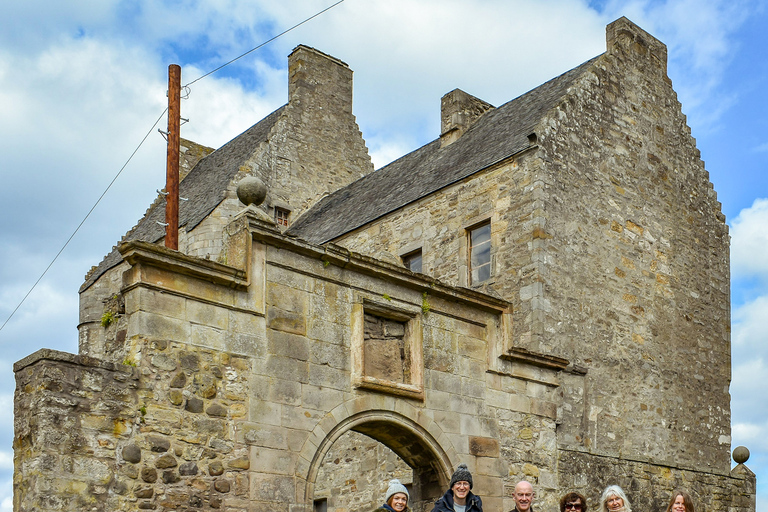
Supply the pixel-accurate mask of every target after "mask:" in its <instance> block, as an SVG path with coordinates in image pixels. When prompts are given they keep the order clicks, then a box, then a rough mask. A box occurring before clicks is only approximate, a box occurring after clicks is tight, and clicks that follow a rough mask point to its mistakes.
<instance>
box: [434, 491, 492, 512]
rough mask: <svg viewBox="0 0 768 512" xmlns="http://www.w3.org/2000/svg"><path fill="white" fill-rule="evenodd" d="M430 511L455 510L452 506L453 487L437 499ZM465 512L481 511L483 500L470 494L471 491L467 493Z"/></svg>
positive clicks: (452, 511)
mask: <svg viewBox="0 0 768 512" xmlns="http://www.w3.org/2000/svg"><path fill="white" fill-rule="evenodd" d="M432 512H456V510H455V509H454V508H453V489H448V490H447V491H445V494H443V495H442V496H441V497H440V498H438V499H437V501H436V502H435V506H434V508H433V509H432ZM466 512H483V500H481V499H480V496H475V495H474V494H472V491H469V494H467V510H466Z"/></svg>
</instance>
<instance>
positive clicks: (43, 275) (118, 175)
mask: <svg viewBox="0 0 768 512" xmlns="http://www.w3.org/2000/svg"><path fill="white" fill-rule="evenodd" d="M342 2H344V0H339V1H338V2H336V3H335V4H333V5H330V6H329V7H326V8H325V9H323V10H322V11H319V12H317V13H315V14H313V15H312V16H310V17H309V18H307V19H305V20H304V21H302V22H300V23H297V24H296V25H294V26H292V27H291V28H289V29H286V30H284V31H282V32H280V33H279V34H277V35H276V36H274V37H271V38H270V39H268V40H266V41H264V42H263V43H261V44H260V45H258V46H256V47H254V48H251V49H250V50H248V51H247V52H245V53H243V54H242V55H240V56H238V57H235V58H234V59H232V60H230V61H229V62H226V63H224V64H222V65H221V66H219V67H217V68H216V69H214V70H212V71H209V72H208V73H206V74H204V75H202V76H201V77H198V78H196V79H194V80H192V81H191V82H189V83H188V84H187V85H185V86H183V87H184V88H187V87H189V86H190V85H192V84H194V83H195V82H198V81H200V80H202V79H203V78H205V77H207V76H210V75H212V74H214V73H215V72H217V71H219V70H221V69H222V68H225V67H226V66H229V65H230V64H232V63H233V62H235V61H237V60H239V59H241V58H243V57H245V56H246V55H248V54H249V53H252V52H255V51H256V50H258V49H259V48H261V47H263V46H265V45H267V44H269V43H271V42H272V41H274V40H275V39H277V38H279V37H281V36H283V35H285V34H287V33H288V32H290V31H291V30H293V29H295V28H298V27H300V26H301V25H303V24H305V23H307V22H308V21H310V20H313V19H314V18H317V17H318V16H320V15H321V14H323V13H325V12H327V11H329V10H331V9H333V8H334V7H336V6H337V5H339V4H340V3H342ZM166 112H168V109H167V108H166V109H165V110H163V113H162V114H160V117H158V118H157V121H155V123H154V124H153V125H152V127H151V128H150V129H149V131H148V132H147V134H146V135H144V138H143V139H141V142H139V145H138V146H136V149H134V150H133V153H131V156H129V157H128V160H126V162H125V163H124V164H123V166H122V167H121V168H120V170H119V171H118V172H117V174H116V175H115V177H114V178H112V181H110V182H109V185H107V188H106V189H105V190H104V192H102V194H101V195H100V196H99V198H98V199H97V200H96V202H95V203H94V205H93V207H91V209H90V210H89V211H88V213H87V214H86V215H85V217H84V218H83V220H82V221H81V222H80V224H78V226H77V228H75V231H74V232H72V235H70V237H69V238H68V239H67V241H66V242H65V243H64V245H63V246H62V248H61V249H60V250H59V252H58V253H56V256H54V257H53V260H51V262H50V263H49V264H48V266H47V267H46V268H45V270H44V271H43V273H42V274H41V275H40V277H38V278H37V281H35V284H33V285H32V287H31V288H30V289H29V291H28V292H27V294H26V295H24V298H23V299H21V302H19V304H18V305H17V306H16V308H14V310H13V311H12V312H11V314H10V315H8V318H6V319H5V322H3V325H1V326H0V331H2V330H3V328H5V326H6V325H7V324H8V322H9V321H10V320H11V318H13V315H15V314H16V312H17V311H18V310H19V308H20V307H21V306H22V304H24V302H25V301H26V300H27V298H28V297H29V295H30V294H31V293H32V291H34V289H35V288H36V287H37V285H38V284H39V283H40V281H41V280H42V279H43V277H45V275H46V274H47V273H48V271H49V270H50V269H51V267H52V266H53V264H54V263H56V260H57V259H59V256H61V253H62V252H64V249H66V248H67V246H68V245H69V242H71V241H72V239H73V238H74V237H75V235H76V234H77V232H78V231H80V228H81V227H83V224H85V221H86V220H88V217H90V216H91V214H92V213H93V211H94V210H95V209H96V207H97V206H98V205H99V203H100V202H101V200H102V199H104V196H105V195H107V192H109V189H110V188H112V185H114V184H115V181H117V178H119V177H120V175H121V174H122V173H123V171H124V170H125V168H126V167H127V166H128V164H129V163H130V162H131V160H132V159H133V157H134V156H135V155H136V153H137V152H138V151H139V149H140V148H141V146H143V145H144V142H146V140H147V138H149V135H150V134H151V133H152V131H153V130H154V129H155V126H157V123H159V122H160V120H161V119H162V118H163V116H164V115H165V113H166Z"/></svg>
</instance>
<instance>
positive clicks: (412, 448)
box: [305, 410, 452, 512]
mask: <svg viewBox="0 0 768 512" xmlns="http://www.w3.org/2000/svg"><path fill="white" fill-rule="evenodd" d="M350 431H354V432H357V433H360V434H364V435H365V436H367V437H368V438H370V439H372V440H374V441H376V442H378V443H381V444H383V445H384V446H386V447H387V448H389V449H390V450H391V451H392V452H394V453H395V454H396V455H397V457H399V458H400V459H401V460H402V461H403V462H404V463H405V464H406V465H407V466H408V467H410V468H411V469H412V470H413V478H412V486H410V487H411V490H410V494H411V503H410V505H411V508H412V509H413V510H414V512H422V511H424V510H427V511H428V510H430V509H431V505H432V503H433V502H434V500H435V499H436V498H438V497H439V496H440V495H441V494H442V492H444V490H445V488H446V487H447V485H448V482H449V481H450V475H451V467H452V463H451V460H450V457H449V455H448V450H446V449H444V448H443V447H441V445H440V444H439V443H438V441H437V440H436V438H435V436H434V435H433V434H434V433H430V432H429V431H428V430H427V429H426V428H425V427H423V426H422V425H419V424H418V423H417V422H416V421H414V420H412V419H411V418H408V417H406V416H403V415H402V414H398V413H396V412H392V411H383V410H374V411H365V412H360V413H358V414H354V415H352V416H350V417H348V418H346V419H345V420H343V421H341V422H339V423H338V424H337V425H336V427H334V428H333V429H332V430H331V431H330V432H329V433H328V434H327V435H326V436H325V438H324V439H323V440H322V442H321V443H320V446H319V447H318V448H317V450H316V453H315V455H314V457H313V459H312V463H311V465H310V468H309V473H308V475H307V476H306V477H307V482H306V483H307V485H306V491H305V503H306V504H307V506H308V507H311V506H312V505H313V503H314V500H315V490H316V482H317V477H318V474H319V473H320V470H321V467H322V464H323V460H324V459H325V456H326V454H327V453H328V451H329V450H330V449H331V447H332V446H333V445H334V443H336V442H337V441H338V440H339V439H341V438H342V436H344V435H345V434H346V433H347V432H350ZM394 476H397V475H385V476H383V477H382V478H385V479H388V478H391V477H394ZM329 512H330V511H329Z"/></svg>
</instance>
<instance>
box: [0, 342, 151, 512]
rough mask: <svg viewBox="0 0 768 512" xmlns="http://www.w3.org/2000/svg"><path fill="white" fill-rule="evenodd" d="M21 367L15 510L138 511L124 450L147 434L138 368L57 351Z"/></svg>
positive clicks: (38, 354) (18, 368)
mask: <svg viewBox="0 0 768 512" xmlns="http://www.w3.org/2000/svg"><path fill="white" fill-rule="evenodd" d="M14 370H15V371H16V394H15V397H14V418H15V419H14V430H15V433H14V446H13V448H14V465H15V467H16V472H15V473H14V482H13V487H14V510H15V511H16V512H33V511H34V512H44V511H71V510H83V511H90V510H96V511H108V510H135V508H131V507H129V506H128V505H127V503H129V502H130V501H132V500H133V499H134V498H133V493H132V489H133V487H134V481H135V478H136V477H135V476H134V477H133V478H131V477H130V476H128V475H127V474H126V472H125V471H124V470H123V469H121V467H122V465H123V463H122V459H121V452H122V448H123V447H124V446H125V445H126V444H128V443H130V442H131V439H133V438H134V437H135V436H136V435H137V433H138V431H139V430H140V418H141V412H140V410H139V399H138V396H139V381H140V376H139V372H138V370H137V369H135V368H133V367H130V366H123V365H114V364H111V363H106V362H103V361H100V360H97V359H94V358H89V357H84V356H75V355H72V354H66V353H62V352H56V351H52V350H40V351H38V352H36V353H34V354H32V355H31V356H28V357H27V358H25V359H23V360H21V361H19V362H18V363H16V364H15V365H14Z"/></svg>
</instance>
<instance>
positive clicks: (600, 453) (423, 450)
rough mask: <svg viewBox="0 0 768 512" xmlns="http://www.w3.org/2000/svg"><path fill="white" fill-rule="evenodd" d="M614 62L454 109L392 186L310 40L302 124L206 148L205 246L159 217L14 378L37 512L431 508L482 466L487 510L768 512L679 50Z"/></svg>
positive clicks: (94, 274)
mask: <svg viewBox="0 0 768 512" xmlns="http://www.w3.org/2000/svg"><path fill="white" fill-rule="evenodd" d="M606 40H607V48H606V52H605V53H603V54H602V55H599V56H597V57H595V58H594V59H592V60H590V61H588V62H585V63H584V64H582V65H580V66H578V67H576V68H574V69H572V70H570V71H568V72H566V73H564V74H563V75H561V76H559V77H557V78H554V79H553V80H550V81H549V82H547V83H545V84H543V85H541V86H539V87H537V88H536V89H534V90H532V91H530V92H528V93H526V94H524V95H522V96H520V97H518V98H516V99H514V100H512V101H510V102H508V103H506V104H504V105H501V106H499V107H493V106H492V105H490V104H488V103H486V102H484V101H482V100H480V99H478V98H475V97H473V96H471V95H469V94H467V93H465V92H463V91H460V90H454V91H452V92H450V93H448V94H447V95H446V96H445V97H443V100H442V104H441V113H440V115H441V120H442V130H441V131H442V133H441V134H440V137H439V138H438V139H436V140H435V141H434V142H432V143H430V144H427V145H426V146H424V147H422V148H420V149H417V150H416V151H414V152H412V153H410V154H408V155H405V156H404V157H402V158H400V159H399V160H396V161H395V162H392V163H391V164H389V165H387V166H385V167H383V168H382V169H379V170H376V171H374V170H373V166H372V164H371V162H370V158H369V156H368V151H367V149H366V146H365V142H364V141H363V139H362V135H361V133H360V131H359V129H358V126H357V124H356V121H355V118H354V116H353V115H352V72H351V70H350V69H349V68H348V66H347V65H346V64H344V63H343V62H341V61H339V60H337V59H335V58H333V57H330V56H328V55H325V54H323V53H321V52H319V51H317V50H315V49H312V48H308V47H305V46H299V47H297V48H296V49H295V50H294V52H293V53H292V54H291V55H290V56H289V101H288V103H287V104H286V105H285V106H283V107H281V108H280V109H278V110H276V111H275V112H274V113H272V114H270V115H269V116H267V117H266V118H265V119H263V120H261V121H259V122H258V123H257V124H255V125H254V126H253V127H251V128H250V129H248V130H246V131H245V132H244V133H243V134H241V135H239V136H238V137H236V138H235V139H233V140H232V141H230V142H229V143H227V144H226V145H224V146H223V147H221V148H220V149H218V150H216V151H213V152H211V153H210V154H208V151H207V150H206V149H205V148H201V147H199V146H195V145H193V144H192V143H186V142H185V146H184V147H185V148H187V153H186V154H187V157H186V158H185V159H184V160H183V165H184V166H185V168H187V169H191V170H189V172H188V174H187V175H186V176H185V178H184V179H183V181H182V182H181V186H180V194H181V195H182V196H183V197H186V198H188V201H186V202H183V203H182V205H181V211H180V224H181V226H180V230H179V247H180V249H179V251H172V250H169V249H166V248H165V247H163V246H162V245H160V244H161V243H162V237H163V234H164V232H163V228H162V227H161V226H160V225H158V223H157V221H162V220H163V212H164V201H163V200H162V198H160V199H158V200H157V201H156V202H155V204H153V205H152V206H151V207H150V208H149V210H148V211H147V213H146V215H145V216H144V218H143V219H141V221H139V223H138V224H137V225H136V226H135V227H134V228H133V229H132V230H131V231H129V232H128V234H127V235H126V236H125V237H124V239H123V241H122V242H121V244H120V245H119V246H118V247H117V248H115V250H113V251H112V252H111V253H110V254H109V255H107V257H106V258H105V259H104V260H103V261H102V262H101V263H100V264H99V265H98V266H96V267H94V268H93V269H92V270H91V271H90V272H89V274H88V275H87V276H86V279H85V283H84V284H83V286H82V288H81V290H80V297H81V301H80V304H81V309H80V322H81V323H80V325H79V332H80V347H79V354H78V355H73V354H66V353H61V352H54V351H50V350H41V351H39V352H36V353H34V354H32V355H30V356H29V357H27V358H25V359H23V360H21V361H19V362H18V363H16V365H15V366H14V370H15V372H16V379H17V391H16V397H15V411H14V412H15V428H16V434H15V438H14V450H15V455H14V464H15V477H14V509H15V510H17V511H32V510H41V511H42V510H110V511H135V510H160V511H170V510H228V511H263V510H264V511H266V510H270V511H274V510H278V511H284V512H289V511H290V512H298V511H309V510H311V509H312V508H313V506H314V507H315V508H317V509H322V508H323V507H326V508H327V509H328V510H335V511H338V512H342V511H344V512H347V511H349V512H352V511H358V510H367V509H368V507H370V506H371V504H378V502H379V501H380V500H381V498H382V497H383V491H384V487H385V481H386V480H388V479H389V478H391V477H393V476H399V477H401V478H403V480H404V481H405V482H406V483H408V485H409V486H410V488H411V496H412V499H413V502H414V503H413V505H414V508H415V509H416V510H417V511H420V510H423V509H427V510H429V508H430V503H431V502H432V501H433V500H434V499H435V498H436V497H438V496H439V495H440V494H441V493H442V490H444V489H445V488H446V486H447V483H448V480H449V478H450V475H451V473H452V471H453V469H454V468H455V467H456V466H457V465H458V464H459V463H466V464H467V465H468V466H469V468H470V469H471V471H472V473H473V475H474V478H475V488H474V491H475V492H476V493H477V494H479V495H481V496H482V497H483V501H484V504H485V507H486V509H487V510H509V509H511V508H512V507H513V503H512V499H511V493H512V489H513V488H514V485H515V483H516V482H517V481H519V480H520V479H523V478H525V479H528V480H530V481H532V482H533V484H534V487H535V488H536V490H537V492H538V498H537V500H538V503H539V505H538V506H539V507H541V508H542V509H545V508H549V509H553V508H554V507H555V503H556V501H557V499H558V497H559V496H560V495H561V494H562V493H564V492H566V491H569V490H579V491H580V492H582V493H584V494H585V495H587V496H588V498H589V499H590V501H591V502H592V504H593V506H594V504H595V503H596V500H597V498H598V496H599V493H600V491H601V490H602V488H603V487H605V486H606V485H608V484H612V483H618V484H619V485H621V486H622V487H624V488H625V490H627V493H628V495H629V497H630V499H631V501H632V503H633V505H634V507H635V508H636V509H638V510H662V509H663V507H664V506H665V504H666V503H665V500H666V499H667V498H668V496H669V494H670V493H671V491H672V489H674V488H676V487H683V488H686V489H688V490H689V491H691V493H692V494H693V495H694V497H695V499H696V501H697V503H698V504H699V505H700V506H703V509H704V510H707V511H723V512H725V511H734V512H736V511H739V512H741V511H744V512H746V511H750V510H754V508H755V501H754V496H755V476H754V474H753V473H752V472H751V471H750V470H749V469H748V468H747V467H746V466H744V465H743V464H739V465H737V466H736V467H735V468H734V469H733V470H731V467H730V456H729V453H730V448H731V446H730V443H731V438H730V397H729V393H728V387H729V383H730V328H729V325H730V298H729V279H730V277H729V261H728V231H727V226H726V224H725V219H724V216H723V214H722V213H721V208H720V204H719V203H718V201H717V198H716V194H715V192H714V190H713V188H712V184H711V183H710V181H709V177H708V174H707V172H706V170H705V169H704V164H703V162H702V161H701V159H700V155H699V152H698V150H697V149H696V146H695V141H694V139H693V138H692V137H691V134H690V129H689V128H688V127H687V125H686V120H685V116H684V115H683V114H682V111H681V106H680V104H679V102H678V101H677V98H676V95H675V92H674V90H673V88H672V84H671V81H670V80H669V78H668V77H667V74H666V62H667V54H666V47H665V46H664V45H663V44H662V43H661V42H659V41H658V40H656V39H655V38H653V37H652V36H651V35H649V34H647V33H646V32H644V31H643V30H642V29H640V28H639V27H637V26H635V25H634V24H632V23H631V22H630V21H629V20H627V19H625V18H621V19H619V20H617V21H615V22H614V23H611V24H610V25H609V26H608V27H607V37H606ZM254 179H258V180H259V181H260V183H261V184H263V185H265V187H266V197H265V198H264V199H263V202H262V201H261V198H259V200H255V199H253V198H251V197H250V196H249V195H248V194H244V193H242V190H243V188H244V187H240V191H241V194H240V196H241V197H243V200H244V202H246V203H249V204H247V205H244V204H243V202H241V200H240V199H239V198H238V186H239V185H241V184H243V183H245V182H246V181H245V180H248V182H249V183H253V180H254ZM376 485H378V486H379V487H375V486H376Z"/></svg>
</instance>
